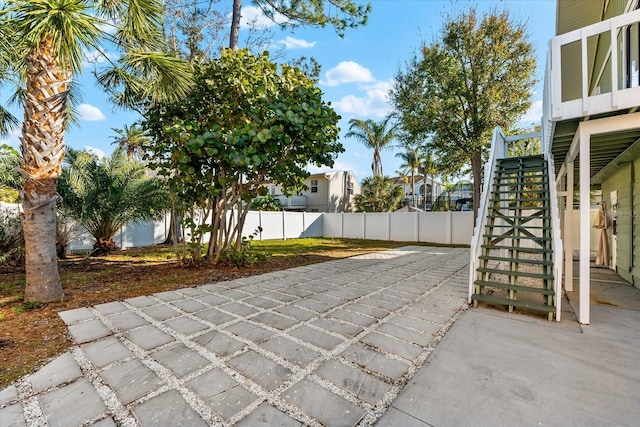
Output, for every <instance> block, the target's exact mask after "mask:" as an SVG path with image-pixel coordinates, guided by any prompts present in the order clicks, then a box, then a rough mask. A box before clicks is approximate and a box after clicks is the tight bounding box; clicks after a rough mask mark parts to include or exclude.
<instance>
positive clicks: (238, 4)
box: [229, 0, 242, 50]
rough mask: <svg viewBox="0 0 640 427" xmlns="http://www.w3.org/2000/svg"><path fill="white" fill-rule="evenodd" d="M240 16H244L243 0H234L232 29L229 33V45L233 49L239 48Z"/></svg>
mask: <svg viewBox="0 0 640 427" xmlns="http://www.w3.org/2000/svg"><path fill="white" fill-rule="evenodd" d="M240 18H242V0H233V15H232V16H231V31H230V34H229V47H230V48H231V49H233V50H237V49H238V37H239V35H240Z"/></svg>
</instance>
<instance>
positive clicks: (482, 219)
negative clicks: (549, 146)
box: [468, 126, 507, 304]
mask: <svg viewBox="0 0 640 427" xmlns="http://www.w3.org/2000/svg"><path fill="white" fill-rule="evenodd" d="M506 154H507V149H506V147H505V136H504V133H502V130H501V129H500V127H498V126H496V128H495V129H494V130H493V137H492V138H491V152H490V154H489V161H488V162H487V163H485V165H484V185H483V188H482V195H481V196H480V198H481V200H480V205H479V206H478V217H477V218H476V226H475V228H474V230H473V237H472V238H471V254H470V257H471V258H470V265H469V297H468V302H469V304H471V296H472V295H473V290H474V282H475V281H476V268H477V261H478V257H479V256H480V253H481V250H482V248H481V244H480V242H481V237H482V234H483V232H482V230H484V226H485V224H486V221H487V213H488V210H489V195H490V193H491V191H490V189H491V185H492V184H493V177H494V174H495V169H496V167H495V166H496V161H497V160H498V159H501V158H504V157H505V156H506Z"/></svg>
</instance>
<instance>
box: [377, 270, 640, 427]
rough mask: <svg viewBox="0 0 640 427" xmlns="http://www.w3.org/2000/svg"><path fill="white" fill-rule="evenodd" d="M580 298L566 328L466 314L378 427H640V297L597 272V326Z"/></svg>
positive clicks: (533, 319)
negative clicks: (581, 308)
mask: <svg viewBox="0 0 640 427" xmlns="http://www.w3.org/2000/svg"><path fill="white" fill-rule="evenodd" d="M576 280H577V279H576ZM576 283H577V282H576ZM578 299H579V295H578V293H577V292H570V293H569V300H570V301H568V300H567V299H565V300H564V301H563V316H562V319H563V320H562V322H560V323H557V322H548V321H546V320H545V319H544V318H542V317H541V316H533V315H526V314H517V313H512V314H508V313H505V312H502V311H500V310H497V309H492V308H477V309H471V310H469V311H467V312H466V313H464V315H462V316H460V318H459V319H458V321H457V322H456V323H455V324H454V325H453V327H452V328H451V329H450V330H449V332H447V335H446V336H445V337H444V339H443V340H442V342H441V343H440V345H439V346H438V347H437V348H436V349H435V351H434V352H433V353H432V354H431V356H429V359H428V361H427V363H425V364H424V365H423V366H422V368H421V369H420V371H419V372H418V374H417V375H415V376H414V377H413V378H412V379H411V381H410V383H409V384H408V385H407V387H405V388H404V390H403V391H402V392H401V393H400V395H399V396H398V397H397V398H396V399H395V400H394V402H393V403H392V405H391V407H390V408H389V410H388V411H387V412H386V413H385V415H384V416H383V417H382V418H381V419H380V420H379V421H378V424H377V425H378V426H379V427H383V426H385V427H386V426H403V427H412V426H413V427H418V426H423V427H424V426H438V427H447V426H456V427H457V426H514V425H517V426H580V427H582V426H637V425H638V423H639V422H640V421H639V420H640V289H638V288H634V287H633V286H630V285H629V284H628V283H626V282H624V281H623V280H622V279H620V277H619V276H618V275H617V274H615V273H614V272H613V271H611V270H608V269H595V268H592V271H591V303H592V304H591V324H590V325H587V326H580V325H579V324H578V322H577V320H576V316H575V315H574V313H573V310H572V307H575V308H577V306H578V304H577V301H578Z"/></svg>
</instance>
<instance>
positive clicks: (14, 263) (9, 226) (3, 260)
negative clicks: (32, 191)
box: [0, 206, 24, 271]
mask: <svg viewBox="0 0 640 427" xmlns="http://www.w3.org/2000/svg"><path fill="white" fill-rule="evenodd" d="M23 265H24V238H23V234H22V218H21V215H20V213H19V212H18V211H17V209H16V210H15V211H12V210H11V209H9V208H3V207H2V206H0V271H2V270H3V269H5V268H15V267H21V266H23Z"/></svg>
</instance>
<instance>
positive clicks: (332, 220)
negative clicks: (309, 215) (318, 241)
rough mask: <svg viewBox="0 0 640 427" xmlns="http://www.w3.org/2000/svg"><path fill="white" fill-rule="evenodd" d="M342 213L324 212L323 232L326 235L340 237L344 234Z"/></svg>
mask: <svg viewBox="0 0 640 427" xmlns="http://www.w3.org/2000/svg"><path fill="white" fill-rule="evenodd" d="M342 215H343V214H341V213H323V214H322V228H323V230H322V234H323V236H324V237H330V238H340V237H343V235H342Z"/></svg>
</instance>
